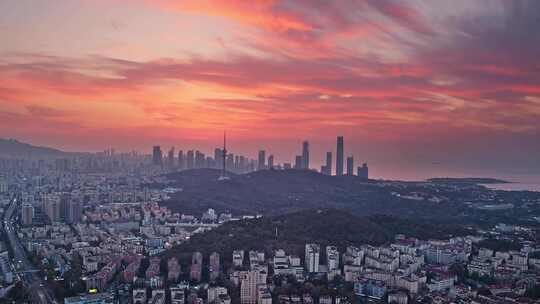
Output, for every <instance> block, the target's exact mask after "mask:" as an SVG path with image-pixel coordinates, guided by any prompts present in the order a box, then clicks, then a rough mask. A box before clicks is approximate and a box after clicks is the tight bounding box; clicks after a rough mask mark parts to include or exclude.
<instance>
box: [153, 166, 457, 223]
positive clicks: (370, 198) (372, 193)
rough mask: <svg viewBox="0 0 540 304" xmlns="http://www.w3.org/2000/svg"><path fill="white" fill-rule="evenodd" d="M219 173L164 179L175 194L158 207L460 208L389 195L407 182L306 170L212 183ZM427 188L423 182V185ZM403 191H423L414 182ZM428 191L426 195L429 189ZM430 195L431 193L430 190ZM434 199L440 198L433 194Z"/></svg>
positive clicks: (440, 212)
mask: <svg viewBox="0 0 540 304" xmlns="http://www.w3.org/2000/svg"><path fill="white" fill-rule="evenodd" d="M219 175H220V171H219V170H212V169H201V170H187V171H182V172H178V173H173V174H170V175H168V178H169V179H170V180H173V181H174V182H173V184H174V186H176V187H179V188H182V191H181V192H177V193H175V194H173V195H172V198H171V200H169V201H165V202H163V204H164V205H165V206H167V207H169V208H171V209H172V210H174V211H176V212H183V213H188V214H189V213H192V214H196V215H198V214H200V213H201V212H203V211H204V210H206V209H208V208H213V209H215V210H216V211H217V212H227V211H228V212H232V213H235V214H257V213H260V214H264V215H279V214H285V213H291V212H296V211H301V210H307V209H326V208H335V209H342V210H347V211H351V212H352V213H354V214H357V215H370V214H389V215H399V216H402V217H418V216H419V217H429V218H433V217H443V218H447V217H449V216H452V215H459V214H460V212H461V210H460V209H461V208H460V206H457V205H456V204H455V203H452V202H450V201H441V202H437V203H433V202H429V201H427V200H425V201H419V200H411V199H405V198H404V197H400V196H398V195H395V193H399V192H403V190H404V189H403V187H404V186H403V185H404V184H407V183H385V182H381V181H373V180H370V181H366V180H363V179H361V178H359V177H356V176H340V177H337V176H326V175H322V174H319V173H317V172H313V171H308V170H262V171H257V172H253V173H249V174H240V175H231V178H230V179H229V180H226V181H220V180H218V176H219ZM424 184H427V183H424ZM408 185H409V186H408V190H409V191H415V190H416V189H418V191H425V189H424V188H422V187H421V186H417V185H418V183H408ZM430 191H431V190H430ZM432 192H433V193H435V191H432ZM437 195H440V194H437Z"/></svg>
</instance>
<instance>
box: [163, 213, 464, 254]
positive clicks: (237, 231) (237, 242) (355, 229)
mask: <svg viewBox="0 0 540 304" xmlns="http://www.w3.org/2000/svg"><path fill="white" fill-rule="evenodd" d="M471 232H472V231H471V230H467V229H464V228H462V227H461V226H458V225H453V224H448V225H444V224H437V223H429V222H427V221H422V220H403V219H398V218H395V217H389V216H370V217H357V216H354V215H352V214H350V213H348V212H345V211H341V210H336V209H325V210H305V211H301V212H295V213H291V214H286V215H280V216H274V217H262V218H258V219H250V220H241V221H232V222H227V223H225V224H224V225H222V226H220V227H218V228H216V229H213V230H211V231H209V232H206V233H202V234H195V235H193V236H192V238H191V239H190V240H189V241H188V242H186V243H184V244H181V245H179V246H178V247H175V248H173V249H172V250H170V251H168V252H167V253H166V255H167V256H177V257H180V258H181V259H182V260H184V261H187V260H189V257H190V254H191V253H192V252H194V251H200V252H202V253H204V254H205V256H206V255H208V254H210V253H211V252H213V251H216V252H219V253H220V254H222V255H224V256H225V258H224V260H229V259H230V258H229V257H230V255H231V253H232V251H233V250H235V249H244V250H255V249H257V250H264V251H266V252H267V253H270V252H272V250H275V249H279V248H282V249H285V250H286V251H287V252H288V253H290V254H297V255H302V253H303V250H304V244H306V243H311V242H313V243H318V244H320V245H321V246H326V245H330V244H331V245H335V246H338V247H340V248H341V249H343V248H345V247H346V246H349V245H357V246H359V245H361V244H371V245H380V244H383V243H388V242H391V241H392V240H393V239H394V237H395V235H396V234H400V233H403V234H407V235H408V236H413V237H417V238H420V239H430V238H448V237H452V236H463V235H467V234H470V233H471Z"/></svg>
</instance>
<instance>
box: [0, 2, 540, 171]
mask: <svg viewBox="0 0 540 304" xmlns="http://www.w3.org/2000/svg"><path fill="white" fill-rule="evenodd" d="M538 28H540V1H536V0H530V1H527V0H515V1H506V0H452V1H432V0H424V1H420V0H408V1H405V0H402V1H400V0H355V1H351V0H348V1H343V0H335V1H325V0H281V1H280V0H250V1H244V0H228V1H211V0H186V1H182V0H55V1H45V0H37V1H36V0H3V1H0V41H1V43H0V137H5V138H16V139H19V140H22V141H26V142H30V143H33V144H38V145H48V146H53V147H57V148H61V149H64V150H68V151H100V150H103V149H105V148H107V147H114V148H115V149H116V150H118V151H129V150H133V149H136V150H140V151H144V152H148V153H149V152H150V150H151V146H152V145H155V144H160V145H161V146H162V147H164V149H165V148H168V147H170V146H175V147H176V148H177V149H184V150H187V149H192V148H198V149H200V150H202V151H207V152H210V151H212V150H213V147H214V146H216V145H219V143H220V141H221V137H222V134H223V130H227V132H228V134H229V143H230V146H229V150H230V151H231V152H236V153H241V154H246V155H249V156H252V157H255V156H256V154H257V151H258V150H259V149H265V150H267V153H272V154H274V155H275V157H276V160H277V161H278V162H290V161H292V160H294V155H296V154H299V153H300V150H301V144H302V141H303V140H309V141H310V144H311V159H312V160H313V161H312V164H311V165H312V167H314V168H317V167H319V165H320V163H321V162H322V160H323V157H324V153H325V152H326V151H335V141H336V136H338V135H343V136H344V137H345V151H346V154H347V155H354V157H355V160H356V161H357V162H363V161H367V162H368V163H369V164H370V167H371V168H372V170H375V171H374V172H378V173H379V174H380V175H381V176H382V175H384V176H385V177H392V176H395V177H399V176H402V175H403V172H408V174H409V175H411V176H412V175H415V174H416V175H422V176H425V175H459V174H462V175H474V174H476V173H477V172H493V173H495V174H498V175H503V174H507V173H508V174H521V173H524V174H525V173H527V174H540V56H539V55H540V34H539V33H538ZM377 170H378V171H377Z"/></svg>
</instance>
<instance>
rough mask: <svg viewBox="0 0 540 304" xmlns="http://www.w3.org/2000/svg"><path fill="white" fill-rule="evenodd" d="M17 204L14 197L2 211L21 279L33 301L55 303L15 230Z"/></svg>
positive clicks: (4, 226) (47, 303) (45, 303)
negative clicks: (3, 211)
mask: <svg viewBox="0 0 540 304" xmlns="http://www.w3.org/2000/svg"><path fill="white" fill-rule="evenodd" d="M18 206H19V202H18V200H17V199H16V198H15V199H13V202H12V203H11V204H10V205H9V208H8V209H7V210H6V212H5V213H4V220H3V228H4V230H5V232H6V234H7V237H8V241H9V246H10V247H11V249H12V252H13V257H12V258H13V259H14V263H15V264H17V263H18V264H19V269H20V271H21V272H24V274H23V276H22V280H23V282H24V284H25V285H26V286H27V287H28V289H29V292H30V296H31V298H32V300H33V301H36V303H41V304H50V303H57V302H56V300H55V299H54V295H53V293H52V291H51V290H50V289H48V288H47V286H46V285H45V282H44V281H43V279H42V278H41V276H39V274H38V273H36V272H35V271H36V267H35V266H34V265H33V264H32V262H31V261H30V259H29V258H28V256H27V254H26V251H25V250H24V248H23V246H22V244H21V241H20V240H19V237H18V236H17V231H16V230H15V214H16V212H15V210H16V209H17V207H18Z"/></svg>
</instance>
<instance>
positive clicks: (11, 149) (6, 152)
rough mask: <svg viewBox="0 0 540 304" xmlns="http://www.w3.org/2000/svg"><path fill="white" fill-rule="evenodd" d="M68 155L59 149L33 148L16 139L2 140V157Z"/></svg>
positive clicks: (0, 148)
mask: <svg viewBox="0 0 540 304" xmlns="http://www.w3.org/2000/svg"><path fill="white" fill-rule="evenodd" d="M67 155H69V153H67V152H64V151H60V150H57V149H53V148H48V147H39V146H33V145H31V144H27V143H23V142H20V141H18V140H15V139H2V138H0V157H25V158H39V157H41V158H50V157H65V156H67Z"/></svg>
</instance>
